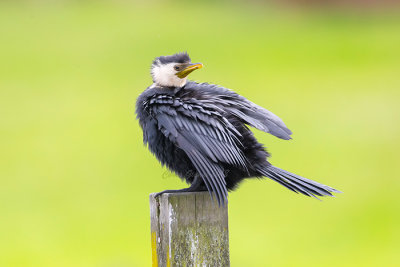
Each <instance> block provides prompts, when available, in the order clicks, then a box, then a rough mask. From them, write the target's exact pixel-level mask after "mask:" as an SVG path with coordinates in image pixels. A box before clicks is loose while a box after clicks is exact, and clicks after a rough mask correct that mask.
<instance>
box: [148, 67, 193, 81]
mask: <svg viewBox="0 0 400 267" xmlns="http://www.w3.org/2000/svg"><path fill="white" fill-rule="evenodd" d="M174 65H175V64H174V63H169V64H165V65H162V64H160V65H154V66H153V67H152V69H151V76H152V77H153V81H154V83H155V84H156V85H158V86H161V87H162V86H168V87H182V86H184V85H185V84H186V77H185V78H183V79H181V78H179V77H178V76H176V75H175V74H176V71H175V70H174Z"/></svg>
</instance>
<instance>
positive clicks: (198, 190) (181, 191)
mask: <svg viewBox="0 0 400 267" xmlns="http://www.w3.org/2000/svg"><path fill="white" fill-rule="evenodd" d="M200 191H207V189H204V190H203V189H202V188H196V189H195V190H193V188H190V187H189V188H183V189H177V190H164V191H161V192H158V193H156V194H155V195H154V197H155V198H157V197H159V196H161V195H162V194H166V193H185V192H200Z"/></svg>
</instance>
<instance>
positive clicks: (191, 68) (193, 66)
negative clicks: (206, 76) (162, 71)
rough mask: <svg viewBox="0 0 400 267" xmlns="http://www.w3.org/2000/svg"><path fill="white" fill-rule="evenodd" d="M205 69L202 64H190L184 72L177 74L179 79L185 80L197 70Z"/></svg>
mask: <svg viewBox="0 0 400 267" xmlns="http://www.w3.org/2000/svg"><path fill="white" fill-rule="evenodd" d="M202 67H203V64H201V63H193V64H190V65H189V66H187V67H186V68H184V69H183V70H181V71H180V72H178V73H177V74H176V76H178V77H179V78H181V79H182V78H185V77H186V76H188V75H189V74H190V73H191V72H192V71H194V70H197V69H201V68H202Z"/></svg>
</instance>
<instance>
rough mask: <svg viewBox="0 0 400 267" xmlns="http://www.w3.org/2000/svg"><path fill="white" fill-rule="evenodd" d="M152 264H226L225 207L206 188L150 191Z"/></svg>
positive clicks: (226, 209) (160, 266)
mask: <svg viewBox="0 0 400 267" xmlns="http://www.w3.org/2000/svg"><path fill="white" fill-rule="evenodd" d="M150 214H151V246H152V255H153V267H154V266H159V267H169V266H171V267H172V266H188V267H189V266H212V267H215V266H223V267H225V266H229V235H228V207H227V204H226V205H225V207H219V206H218V204H217V203H216V200H215V199H214V201H212V200H211V197H210V195H209V194H208V192H195V193H173V194H163V195H161V196H159V197H157V198H155V197H154V194H151V195H150Z"/></svg>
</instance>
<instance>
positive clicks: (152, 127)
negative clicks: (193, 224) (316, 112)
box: [136, 53, 340, 205]
mask: <svg viewBox="0 0 400 267" xmlns="http://www.w3.org/2000/svg"><path fill="white" fill-rule="evenodd" d="M202 67H203V65H202V64H201V63H191V60H190V57H189V55H188V54H187V53H178V54H175V55H172V56H161V57H158V58H156V59H155V60H154V61H153V63H152V66H151V76H152V78H153V84H152V85H151V86H150V87H148V88H147V89H146V90H145V91H144V92H143V93H142V94H141V95H140V96H139V97H138V99H137V102H136V114H137V118H138V119H139V123H140V126H141V127H142V129H143V141H144V143H145V144H147V145H148V148H149V149H150V151H151V152H152V153H153V154H154V155H155V156H156V157H157V159H158V160H159V161H160V162H161V164H162V165H165V166H167V167H168V168H169V169H170V170H171V171H173V172H175V173H176V174H177V175H178V176H179V177H181V178H182V179H183V180H185V181H186V182H187V183H188V184H190V187H188V188H185V189H181V190H165V191H163V192H160V193H159V194H163V193H172V192H193V191H206V190H208V191H209V192H210V194H211V196H213V195H214V196H216V199H217V201H218V203H219V204H222V205H223V204H224V203H225V202H226V201H227V196H228V191H232V190H234V189H235V188H236V187H237V186H238V184H239V183H240V182H241V181H242V180H244V179H246V178H252V177H257V178H261V177H267V178H269V179H271V180H273V181H275V182H277V183H279V184H281V185H283V186H284V187H286V188H288V189H289V190H292V191H293V192H296V193H301V194H304V195H306V196H312V197H318V196H333V195H332V192H335V193H340V191H338V190H336V189H333V188H332V187H329V186H326V185H323V184H320V183H317V182H315V181H312V180H309V179H306V178H303V177H301V176H298V175H296V174H293V173H290V172H288V171H285V170H282V169H280V168H278V167H275V166H273V165H271V163H269V162H268V160H267V158H268V157H269V154H268V152H267V151H266V149H265V148H264V146H263V145H262V144H260V143H259V142H258V141H257V139H256V138H255V137H254V135H253V133H252V132H251V130H250V129H249V128H248V126H251V127H254V128H257V129H259V130H262V131H264V132H267V133H270V134H272V135H274V136H276V137H278V138H281V139H285V140H288V139H291V137H290V135H291V134H292V132H291V131H290V130H289V129H288V128H287V127H286V125H285V124H284V123H283V121H282V120H281V119H280V118H279V117H278V116H276V115H275V114H273V113H271V112H270V111H268V110H266V109H264V108H262V107H260V106H258V105H256V104H254V103H252V102H250V101H249V100H247V99H246V98H244V97H243V96H240V95H238V94H237V93H235V92H233V91H231V90H229V89H227V88H224V87H221V86H217V85H212V84H208V83H196V82H193V81H188V80H187V76H188V75H189V74H190V73H191V72H192V71H194V70H196V69H200V68H202Z"/></svg>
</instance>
